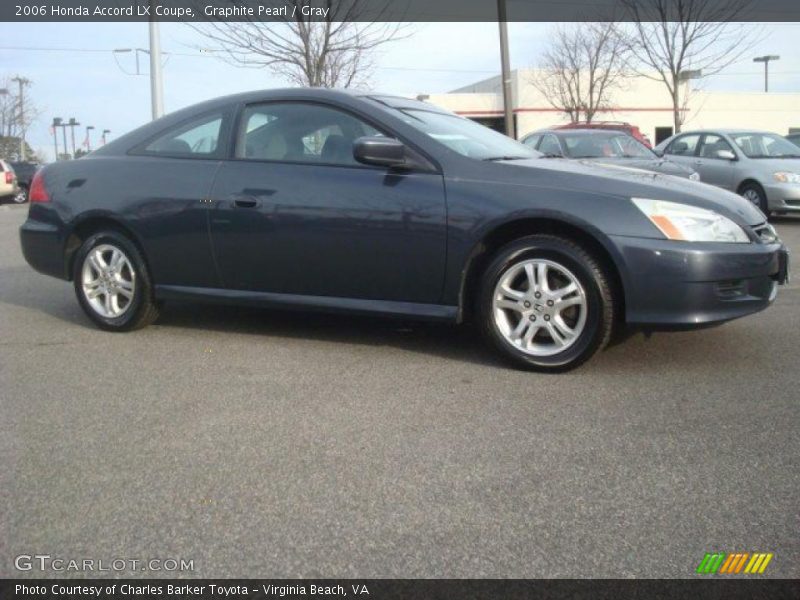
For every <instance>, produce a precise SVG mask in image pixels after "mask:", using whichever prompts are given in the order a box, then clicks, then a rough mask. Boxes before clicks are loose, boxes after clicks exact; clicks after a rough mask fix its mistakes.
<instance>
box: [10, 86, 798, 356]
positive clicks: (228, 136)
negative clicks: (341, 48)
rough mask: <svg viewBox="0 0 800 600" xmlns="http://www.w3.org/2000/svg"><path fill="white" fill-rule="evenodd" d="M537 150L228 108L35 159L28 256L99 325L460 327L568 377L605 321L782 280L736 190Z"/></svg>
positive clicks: (446, 132)
mask: <svg viewBox="0 0 800 600" xmlns="http://www.w3.org/2000/svg"><path fill="white" fill-rule="evenodd" d="M538 157H539V155H538V153H536V152H534V151H533V150H531V149H529V148H527V147H526V146H524V145H522V144H520V143H518V142H516V141H514V140H511V139H509V138H507V137H505V136H503V135H500V134H498V133H495V132H494V131H491V130H489V129H487V128H485V127H482V126H480V125H478V124H476V123H473V122H471V121H469V120H467V119H464V118H461V117H458V116H455V115H453V114H451V113H449V112H446V111H443V110H440V109H438V108H436V107H434V106H432V105H430V104H426V103H423V102H418V101H413V100H406V99H403V98H395V97H387V96H379V95H369V94H361V95H358V94H350V93H345V92H338V91H331V90H320V89H298V90H273V91H267V92H254V93H246V94H240V95H236V96H230V97H227V98H221V99H217V100H212V101H209V102H204V103H202V104H198V105H197V106H193V107H191V108H187V109H184V110H181V111H178V112H175V113H173V114H170V115H168V116H166V117H164V118H162V119H159V120H157V121H154V122H152V123H150V124H148V125H145V126H144V127H142V128H140V129H137V130H135V131H133V132H132V133H129V134H127V135H125V136H123V137H121V138H119V139H117V140H115V141H114V142H111V143H109V144H107V145H106V146H103V147H102V148H99V149H98V150H96V151H95V152H93V153H92V154H90V155H89V156H86V157H85V158H82V159H81V160H78V161H64V162H59V163H54V164H51V165H48V166H46V167H44V168H43V169H42V170H41V171H39V172H38V173H37V175H36V176H35V177H34V180H33V184H32V186H31V193H30V200H31V204H30V208H29V215H28V220H27V221H26V222H25V224H24V225H23V226H22V228H21V232H20V233H21V239H22V248H23V251H24V254H25V258H26V259H27V261H28V262H29V263H30V264H31V265H32V266H33V267H34V268H36V269H37V270H39V271H41V272H43V273H47V274H50V275H53V276H56V277H60V278H62V279H67V280H72V281H73V282H74V287H75V291H76V293H77V297H78V301H79V302H80V304H81V306H82V307H83V309H84V310H85V312H86V314H87V315H89V317H90V318H91V319H92V320H93V321H94V322H95V323H96V324H97V325H99V326H100V327H102V328H104V329H108V330H113V331H119V330H130V329H135V328H137V327H142V326H144V325H147V324H148V323H150V322H152V321H153V320H154V319H155V318H156V317H157V315H158V311H159V307H160V306H161V303H162V302H164V301H165V300H179V299H204V300H212V301H219V302H226V303H246V304H253V305H259V306H275V307H293V308H305V309H322V310H340V311H354V312H359V313H373V314H374V313H377V314H384V315H408V316H413V317H419V318H430V319H441V320H445V321H451V322H461V321H464V320H466V319H469V318H473V319H474V320H476V321H477V323H479V325H480V327H481V329H482V330H483V333H484V334H485V335H486V337H487V338H488V339H489V341H490V342H491V343H492V344H493V345H494V346H495V347H496V348H497V349H498V350H499V351H500V352H501V353H502V354H503V355H504V356H506V357H508V358H510V359H511V360H513V361H515V362H516V363H517V364H518V365H522V366H526V367H529V368H535V369H540V370H564V369H567V368H570V367H574V366H576V365H578V364H580V363H581V362H583V361H585V360H586V359H588V358H589V357H590V356H592V354H594V353H595V352H596V351H597V350H598V349H599V348H601V347H603V346H604V345H605V344H606V343H607V342H608V340H609V336H610V334H611V331H612V328H613V327H614V326H615V325H622V324H626V325H629V326H646V327H662V326H666V327H676V326H679V327H683V326H688V327H697V326H702V325H708V324H713V323H720V322H723V321H727V320H730V319H734V318H736V317H741V316H744V315H748V314H751V313H754V312H757V311H759V310H761V309H763V308H765V307H767V306H768V305H769V304H770V303H771V302H772V301H773V299H774V298H775V295H776V293H777V286H778V284H780V283H782V282H784V281H785V280H786V277H787V253H786V250H785V248H784V246H783V245H782V244H781V242H780V241H779V240H778V238H777V236H776V235H775V231H774V229H772V227H771V226H769V225H767V224H766V223H765V222H764V215H763V214H761V212H760V211H759V210H758V209H757V208H755V207H754V206H753V205H752V204H750V203H749V202H747V201H746V200H744V199H743V198H740V197H739V196H736V195H734V194H731V193H728V192H725V191H723V190H719V189H717V188H713V187H710V186H705V185H702V184H698V183H695V182H692V181H688V180H682V179H677V178H674V177H664V176H661V175H653V174H652V173H645V172H642V171H638V170H634V169H630V170H624V169H623V170H619V171H617V170H614V169H608V168H601V167H597V166H592V165H586V164H582V163H580V162H577V161H553V160H545V159H541V158H538Z"/></svg>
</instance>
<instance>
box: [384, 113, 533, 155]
mask: <svg viewBox="0 0 800 600" xmlns="http://www.w3.org/2000/svg"><path fill="white" fill-rule="evenodd" d="M397 115H398V116H399V117H400V118H401V119H403V120H404V121H405V122H406V123H408V124H409V125H411V126H412V127H415V128H416V129H418V130H419V131H421V132H422V133H424V134H425V135H427V136H428V137H430V138H431V139H434V140H436V141H437V142H439V143H440V144H443V145H444V146H447V147H448V148H450V150H453V151H454V152H458V153H459V154H462V155H464V156H468V157H470V158H476V159H478V160H496V159H505V158H533V157H536V156H539V154H538V153H537V152H536V151H535V150H532V149H531V148H529V147H528V146H526V145H524V144H522V143H520V142H518V141H516V140H512V139H511V138H509V137H506V136H504V135H503V134H502V133H497V132H496V131H493V130H491V129H489V128H488V127H484V126H483V125H479V124H478V123H476V122H475V121H470V120H469V119H465V118H463V117H459V116H457V115H454V114H451V113H443V112H433V111H429V110H410V109H409V110H402V111H398V112H397Z"/></svg>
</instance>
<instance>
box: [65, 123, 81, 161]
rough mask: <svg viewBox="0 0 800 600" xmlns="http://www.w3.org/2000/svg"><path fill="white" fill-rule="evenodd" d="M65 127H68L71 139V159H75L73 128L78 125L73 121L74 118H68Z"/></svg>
mask: <svg viewBox="0 0 800 600" xmlns="http://www.w3.org/2000/svg"><path fill="white" fill-rule="evenodd" d="M67 125H68V126H69V133H70V136H71V138H72V158H75V128H76V127H77V126H78V125H80V123H78V122H77V121H76V120H75V117H70V119H69V123H67Z"/></svg>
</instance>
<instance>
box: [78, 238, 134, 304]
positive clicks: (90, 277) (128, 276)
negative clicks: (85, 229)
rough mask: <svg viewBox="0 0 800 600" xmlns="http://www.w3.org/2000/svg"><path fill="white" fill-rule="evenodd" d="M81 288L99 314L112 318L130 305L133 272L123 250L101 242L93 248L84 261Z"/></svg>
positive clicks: (132, 291) (132, 289)
mask: <svg viewBox="0 0 800 600" xmlns="http://www.w3.org/2000/svg"><path fill="white" fill-rule="evenodd" d="M81 289H82V290H83V295H84V297H85V298H86V302H87V303H88V304H89V306H90V307H91V308H92V310H94V311H95V312H96V313H97V314H98V315H100V316H101V317H105V318H107V319H115V318H117V317H120V316H122V315H123V314H125V312H126V311H127V310H128V309H129V308H130V307H131V303H132V301H133V295H134V291H135V289H136V273H135V271H134V270H133V267H132V266H131V262H130V260H129V259H128V257H127V256H126V255H125V253H124V252H123V251H122V250H120V249H119V248H117V247H116V246H112V245H111V244H101V245H99V246H96V247H94V248H92V249H91V250H90V251H89V253H88V254H87V255H86V258H85V259H84V261H83V268H82V269H81Z"/></svg>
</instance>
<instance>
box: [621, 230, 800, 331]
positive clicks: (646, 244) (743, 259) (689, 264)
mask: <svg viewBox="0 0 800 600" xmlns="http://www.w3.org/2000/svg"><path fill="white" fill-rule="evenodd" d="M612 241H613V243H614V244H615V246H616V248H617V250H618V252H619V254H620V255H621V257H622V260H623V262H624V268H625V276H624V277H623V279H624V284H625V307H626V310H625V312H626V321H627V322H628V323H629V324H632V325H651V326H655V325H662V326H667V327H695V326H696V327H699V326H703V325H713V324H715V323H722V322H725V321H729V320H731V319H736V318H739V317H744V316H746V315H749V314H752V313H755V312H758V311H760V310H763V309H765V308H766V307H767V306H769V305H770V304H771V303H772V301H773V300H774V299H775V296H776V294H777V288H778V285H780V284H781V283H784V282H785V280H786V278H787V277H788V268H787V263H788V251H787V249H786V247H785V246H783V244H781V243H773V244H762V243H755V242H754V243H750V244H710V243H709V244H697V243H692V242H675V241H669V240H653V239H644V238H631V237H621V236H614V237H612Z"/></svg>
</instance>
